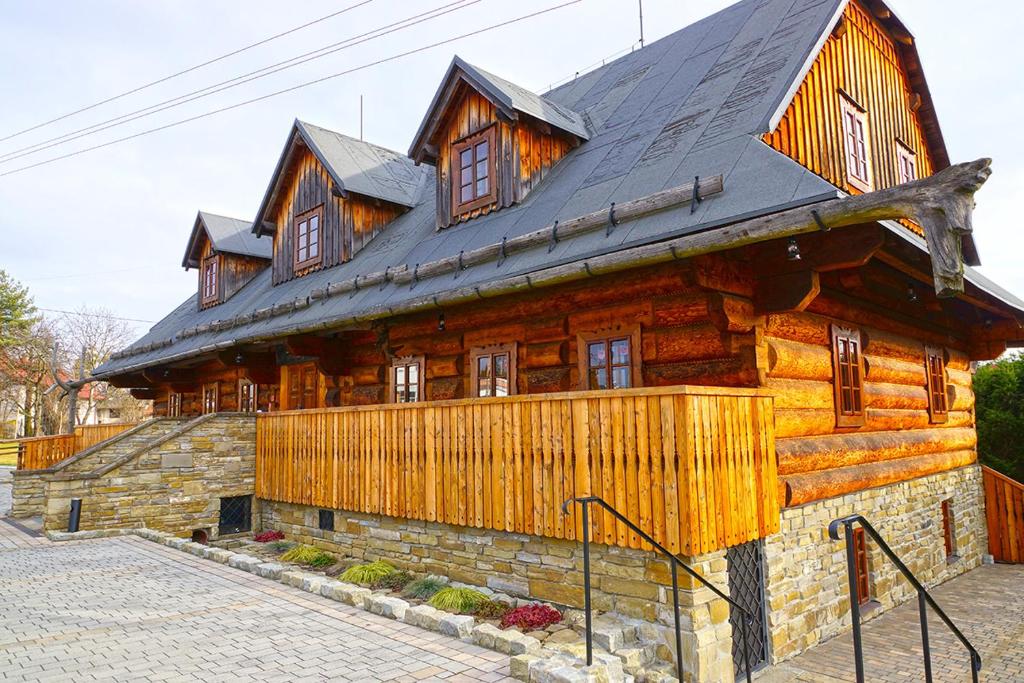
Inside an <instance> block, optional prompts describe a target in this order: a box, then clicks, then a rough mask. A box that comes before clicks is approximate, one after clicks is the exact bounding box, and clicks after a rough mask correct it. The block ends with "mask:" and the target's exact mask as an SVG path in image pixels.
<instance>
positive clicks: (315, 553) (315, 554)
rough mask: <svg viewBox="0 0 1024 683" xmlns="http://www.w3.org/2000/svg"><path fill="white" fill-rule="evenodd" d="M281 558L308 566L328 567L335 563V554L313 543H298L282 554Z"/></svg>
mask: <svg viewBox="0 0 1024 683" xmlns="http://www.w3.org/2000/svg"><path fill="white" fill-rule="evenodd" d="M281 559H282V560H284V561H285V562H295V563H297V564H304V565H306V566H308V567H328V566H330V565H332V564H334V555H331V554H330V553H328V552H324V551H323V550H320V548H314V547H313V546H311V545H297V546H295V547H294V548H292V549H291V550H289V551H288V552H286V553H285V554H284V555H282V556H281Z"/></svg>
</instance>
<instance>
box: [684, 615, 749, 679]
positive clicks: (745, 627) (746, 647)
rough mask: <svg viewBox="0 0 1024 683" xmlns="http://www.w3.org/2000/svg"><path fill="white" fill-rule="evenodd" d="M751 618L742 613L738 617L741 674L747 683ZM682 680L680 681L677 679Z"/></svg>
mask: <svg viewBox="0 0 1024 683" xmlns="http://www.w3.org/2000/svg"><path fill="white" fill-rule="evenodd" d="M751 619H752V617H751V616H750V615H749V614H746V613H743V614H741V615H740V621H741V623H742V624H743V673H745V674H746V675H747V683H750V681H751V673H750V626H751V624H750V620H751ZM679 680H682V679H679Z"/></svg>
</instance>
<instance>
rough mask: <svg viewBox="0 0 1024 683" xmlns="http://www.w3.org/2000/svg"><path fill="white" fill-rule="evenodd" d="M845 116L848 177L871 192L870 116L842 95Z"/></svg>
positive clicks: (854, 183)
mask: <svg viewBox="0 0 1024 683" xmlns="http://www.w3.org/2000/svg"><path fill="white" fill-rule="evenodd" d="M839 101H840V105H841V107H840V108H841V110H842V116H843V146H844V147H845V150H846V177H847V179H848V180H849V182H850V185H852V186H853V187H855V188H857V189H858V190H861V191H862V192H870V191H871V144H870V142H869V140H870V137H869V134H868V114H867V112H866V111H864V109H862V108H861V107H859V106H858V105H857V104H856V103H855V102H854V101H853V100H851V99H849V98H848V97H845V96H843V95H840V97H839Z"/></svg>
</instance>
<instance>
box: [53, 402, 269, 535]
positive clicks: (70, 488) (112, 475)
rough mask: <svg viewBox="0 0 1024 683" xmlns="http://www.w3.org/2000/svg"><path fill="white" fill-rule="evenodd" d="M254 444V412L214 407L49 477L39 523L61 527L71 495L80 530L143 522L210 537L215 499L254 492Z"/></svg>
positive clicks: (216, 517)
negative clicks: (116, 453)
mask: <svg viewBox="0 0 1024 683" xmlns="http://www.w3.org/2000/svg"><path fill="white" fill-rule="evenodd" d="M255 444H256V418H255V416H254V415H243V414H236V413H221V414H216V415H211V416H206V417H204V418H198V419H196V420H194V421H192V422H190V423H187V424H184V425H182V426H181V427H179V428H178V429H177V430H175V431H173V432H171V433H170V434H167V435H164V436H162V437H161V438H160V439H157V440H156V441H155V442H153V445H152V446H149V447H146V448H143V449H141V450H140V451H136V452H135V453H134V455H130V456H126V457H125V458H122V459H120V460H118V461H116V462H114V463H109V464H106V465H104V466H103V467H101V468H99V469H97V470H95V471H93V472H89V473H85V474H69V475H64V476H60V475H51V476H50V477H49V478H48V481H47V482H46V503H45V511H44V512H45V514H44V528H45V529H46V530H47V531H50V530H55V531H56V530H63V529H65V528H67V520H68V510H69V507H70V504H71V500H72V499H75V498H80V499H82V515H81V525H80V528H81V529H82V530H90V529H112V528H131V527H143V526H145V527H148V528H151V529H156V530H159V531H166V532H168V533H172V534H176V535H179V536H182V535H186V536H187V535H189V534H191V533H192V531H193V530H194V529H205V530H207V532H208V533H209V534H210V537H211V538H212V537H215V536H216V534H217V525H218V522H219V520H220V499H221V498H222V497H230V496H244V495H252V493H253V491H254V488H255V466H256V465H255V450H256V448H255ZM254 514H255V512H254Z"/></svg>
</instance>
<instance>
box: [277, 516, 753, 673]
mask: <svg viewBox="0 0 1024 683" xmlns="http://www.w3.org/2000/svg"><path fill="white" fill-rule="evenodd" d="M260 510H261V518H262V525H263V528H264V529H277V530H279V531H282V532H284V533H285V534H286V535H287V536H288V538H289V539H290V540H295V541H300V542H302V543H307V544H311V545H315V546H317V547H321V548H324V549H327V550H330V551H333V552H336V553H339V554H342V555H346V556H351V557H356V558H362V559H365V560H377V559H384V560H387V561H388V562H390V563H392V564H394V565H395V566H397V567H401V568H405V569H409V570H411V571H416V572H422V573H433V574H442V575H445V576H448V577H450V578H452V579H453V580H455V581H461V582H463V583H467V584H472V585H477V586H487V587H490V588H492V589H494V590H498V591H501V592H504V593H508V594H510V595H517V596H522V597H530V598H535V599H538V600H545V601H549V602H554V603H558V604H561V605H568V606H572V607H582V605H583V556H582V545H581V544H579V543H577V542H575V541H560V540H555V539H544V538H538V537H534V536H527V535H523V534H516V533H510V532H499V531H490V530H484V529H477V528H472V527H456V526H451V525H448V524H442V523H437V522H421V521H414V520H403V519H396V518H392V517H379V516H375V515H365V514H359V513H350V512H340V511H336V512H335V513H334V528H335V529H336V531H333V532H331V531H321V530H320V529H319V523H318V510H317V508H313V507H308V506H302V505H294V504H290V503H278V502H274V501H267V500H262V501H260ZM687 562H688V563H689V564H690V565H691V566H693V567H694V568H696V569H697V571H699V572H700V573H701V574H702V575H703V576H705V577H706V578H707V579H708V580H709V581H711V582H712V583H713V584H714V585H716V586H719V587H720V588H721V589H723V590H727V587H728V577H727V573H726V563H725V553H724V552H717V553H710V554H708V555H704V556H701V557H697V558H689V559H687ZM591 571H592V585H593V601H594V608H595V609H599V610H602V611H610V612H617V613H619V614H622V615H625V616H628V617H634V618H637V619H642V620H644V621H647V622H655V623H659V624H661V625H663V626H664V628H663V629H662V647H661V652H660V653H659V654H660V655H661V656H662V658H664V659H672V658H674V654H672V653H673V652H674V649H672V648H673V640H674V631H672V630H669V629H668V626H669V625H670V624H672V619H673V617H672V592H671V585H672V583H671V582H672V579H671V574H670V570H669V566H668V563H667V562H665V561H663V560H661V559H658V557H657V556H656V555H655V554H654V553H652V552H648V551H642V550H631V549H627V548H617V547H609V546H604V545H600V544H596V543H595V544H592V545H591ZM680 586H681V587H682V588H684V589H686V590H681V591H680V603H681V606H682V607H681V610H680V611H681V614H682V622H683V624H682V626H683V657H684V661H685V663H686V668H687V670H688V671H691V672H693V674H694V678H693V679H692V680H694V681H726V680H728V681H730V682H731V681H732V680H733V677H732V657H731V654H730V652H731V646H732V635H731V628H730V626H729V607H728V604H727V603H726V602H725V601H723V600H720V599H717V598H715V597H714V595H713V594H712V593H711V591H709V590H707V589H706V588H700V589H696V590H694V589H693V586H692V585H691V583H690V580H689V578H688V577H686V576H685V575H684V574H682V573H680Z"/></svg>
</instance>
